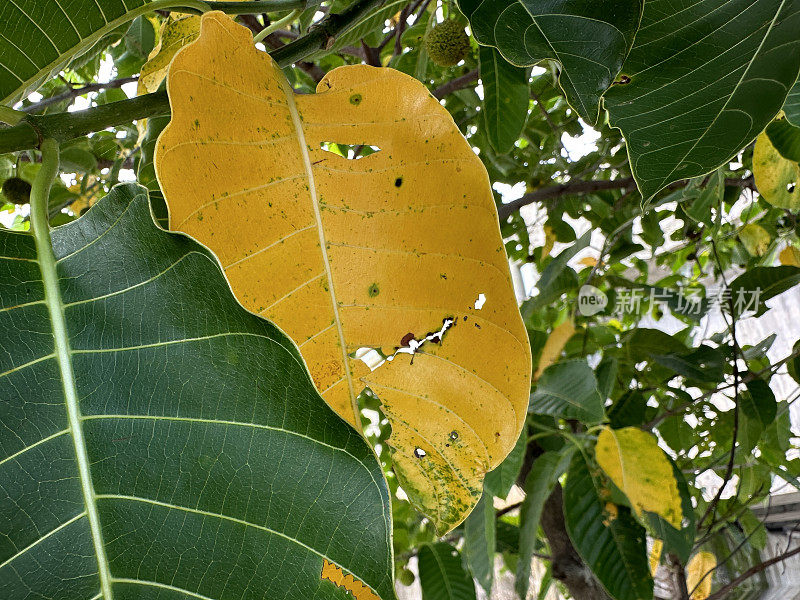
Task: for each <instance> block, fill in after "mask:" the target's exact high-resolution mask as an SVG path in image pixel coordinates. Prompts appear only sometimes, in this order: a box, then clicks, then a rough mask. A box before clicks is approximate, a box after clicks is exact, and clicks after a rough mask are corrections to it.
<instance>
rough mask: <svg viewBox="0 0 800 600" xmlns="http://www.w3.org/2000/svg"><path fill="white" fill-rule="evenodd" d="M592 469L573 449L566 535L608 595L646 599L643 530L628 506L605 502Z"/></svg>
mask: <svg viewBox="0 0 800 600" xmlns="http://www.w3.org/2000/svg"><path fill="white" fill-rule="evenodd" d="M593 469H594V471H595V472H597V471H599V469H598V468H597V467H596V466H594V467H592V466H590V465H589V464H587V462H586V459H585V457H584V456H583V454H581V453H578V454H576V455H575V458H574V459H573V461H572V464H570V467H569V470H568V471H567V482H566V485H565V487H564V519H565V521H566V524H567V532H568V533H569V537H570V539H571V540H572V543H573V545H574V546H575V549H576V550H577V551H578V554H580V556H581V558H583V560H584V561H586V564H587V565H589V567H590V568H591V570H592V572H593V573H594V574H595V576H596V577H597V579H598V580H599V581H600V582H601V583H602V584H603V586H604V587H605V588H606V590H607V591H608V593H609V594H610V595H611V597H612V598H614V599H615V600H645V599H647V600H649V599H651V598H652V597H653V579H652V577H651V576H650V567H649V565H648V564H647V546H646V543H645V530H644V528H643V527H642V526H641V525H639V524H638V523H637V522H636V520H635V519H634V518H633V517H632V516H631V513H630V510H629V509H628V508H627V507H623V506H616V505H609V504H608V500H607V499H606V498H607V496H608V492H607V490H606V488H605V487H604V485H603V482H602V481H601V480H600V479H599V475H598V474H593ZM609 506H612V507H615V510H616V515H614V514H612V513H611V512H609ZM612 512H613V511H612Z"/></svg>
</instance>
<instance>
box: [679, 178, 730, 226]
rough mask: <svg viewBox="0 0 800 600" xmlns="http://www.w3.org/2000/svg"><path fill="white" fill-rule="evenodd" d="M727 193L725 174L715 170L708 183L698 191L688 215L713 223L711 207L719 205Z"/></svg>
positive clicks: (697, 219)
mask: <svg viewBox="0 0 800 600" xmlns="http://www.w3.org/2000/svg"><path fill="white" fill-rule="evenodd" d="M724 193H725V175H724V173H723V172H722V171H721V170H720V169H717V170H716V171H714V172H713V173H712V174H711V176H710V177H709V178H708V182H706V185H705V186H704V187H703V188H701V189H700V190H699V191H697V193H696V195H694V197H693V199H692V200H691V203H690V204H689V206H688V208H687V209H686V215H687V216H688V217H689V218H690V219H693V220H694V221H697V222H698V223H707V224H709V225H710V224H711V209H712V208H714V207H718V206H719V205H720V202H722V197H723V194H724Z"/></svg>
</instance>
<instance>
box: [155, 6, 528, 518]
mask: <svg viewBox="0 0 800 600" xmlns="http://www.w3.org/2000/svg"><path fill="white" fill-rule="evenodd" d="M167 91H168V93H169V96H170V103H171V108H172V120H171V122H170V124H169V126H168V127H167V128H166V129H165V130H164V132H163V133H162V135H161V137H160V138H159V141H158V144H157V150H156V160H155V164H156V172H157V175H158V179H159V183H160V187H161V189H162V190H163V192H164V195H165V198H166V201H167V203H168V205H169V210H170V227H171V228H173V229H177V230H180V231H183V232H185V233H187V234H189V235H191V236H192V237H193V238H195V239H197V240H199V241H200V242H201V243H203V244H205V245H206V246H208V247H209V248H210V249H211V250H212V251H213V252H214V253H215V254H216V255H217V256H218V257H219V259H220V262H221V263H222V265H223V268H224V270H225V273H226V275H227V277H228V280H229V282H230V284H231V288H232V289H233V291H234V293H235V294H236V296H237V298H238V299H239V301H240V302H241V303H242V304H243V305H244V306H245V307H246V308H248V309H250V310H251V311H253V312H256V313H258V314H260V315H262V316H264V317H265V318H267V319H270V320H271V321H273V322H275V323H276V324H277V325H278V326H279V327H281V328H282V329H283V330H284V331H285V332H286V333H287V334H288V335H289V336H290V337H291V338H292V339H293V340H294V341H295V342H296V343H297V345H298V347H299V349H300V352H301V353H302V355H303V358H304V359H305V361H306V363H307V364H308V367H309V371H310V372H311V375H312V378H313V380H314V383H315V384H316V386H317V388H318V389H319V391H320V393H321V394H322V395H323V397H324V398H325V400H326V401H327V402H328V404H330V406H331V407H333V408H334V409H335V410H336V411H337V412H338V413H339V414H340V415H341V416H342V417H343V418H345V419H347V420H348V421H350V422H351V423H353V424H357V423H359V422H360V418H359V412H358V405H357V401H356V399H357V397H358V395H359V394H360V392H361V391H362V390H363V389H364V388H365V387H369V389H371V390H372V391H374V393H375V394H376V395H377V396H378V397H379V399H380V401H381V404H382V409H383V412H384V415H385V416H386V417H387V419H388V420H389V422H390V425H391V429H392V435H391V437H390V439H389V441H388V444H389V446H390V447H391V448H392V449H393V465H394V468H395V471H396V472H397V473H398V477H399V478H400V480H401V481H402V482H403V488H404V490H405V491H406V492H407V494H408V495H409V498H410V499H411V501H412V502H413V503H414V504H415V505H416V506H417V507H418V508H420V510H422V511H423V512H424V513H425V514H427V515H428V516H430V517H431V518H432V520H433V521H434V522H435V523H436V525H437V528H438V529H439V530H440V531H442V532H444V531H447V530H449V529H451V528H453V527H455V526H456V525H458V523H460V522H461V521H462V520H463V519H464V518H465V517H466V515H467V514H468V513H469V511H470V510H471V509H472V507H473V506H474V504H475V503H476V502H477V501H478V499H479V498H480V495H481V490H482V484H481V481H482V478H483V476H484V475H485V473H486V472H488V471H490V470H491V469H493V468H494V467H495V466H497V465H498V464H499V463H500V462H501V461H502V460H503V458H505V456H506V455H507V454H508V452H509V451H510V450H511V449H512V448H513V446H514V443H515V442H516V440H517V438H518V437H519V432H520V430H521V428H522V425H523V422H524V419H525V415H526V408H527V404H528V396H529V393H530V377H531V367H530V345H529V342H528V338H527V335H526V332H525V328H524V326H523V324H522V320H521V318H520V315H519V310H518V308H517V302H516V297H515V295H514V290H513V285H512V282H511V277H510V274H509V271H508V262H507V257H506V254H505V249H504V246H503V242H502V238H501V236H500V229H499V223H498V220H497V211H496V208H495V203H494V199H493V195H492V190H491V186H490V183H489V178H488V176H487V174H486V170H485V168H484V167H483V164H482V163H481V161H480V159H479V158H478V157H477V156H476V155H475V153H474V152H473V151H472V148H471V147H470V144H469V142H468V141H467V140H466V139H465V138H464V137H463V136H462V135H461V133H460V132H459V130H458V128H457V127H456V125H455V123H454V122H453V119H452V117H451V116H450V114H449V113H448V112H447V110H446V109H445V108H444V107H443V106H442V105H441V104H440V103H439V102H438V101H437V100H436V99H435V98H434V97H433V96H431V94H430V92H429V91H428V90H427V89H426V88H425V87H424V86H423V85H422V84H421V83H420V82H419V81H417V80H415V79H413V78H412V77H409V76H407V75H405V74H403V73H400V72H398V71H394V70H392V69H385V68H375V67H369V66H366V65H352V66H346V67H340V68H337V69H334V70H333V71H331V72H330V73H328V74H327V75H326V76H325V78H324V79H323V80H322V81H321V82H320V83H319V85H318V87H317V93H316V94H304V95H297V94H294V93H293V91H292V89H291V87H290V85H289V83H288V81H287V80H286V79H285V77H284V75H283V73H282V72H281V70H280V69H278V68H277V67H276V65H275V64H274V63H273V62H272V59H271V58H270V57H269V55H267V54H266V53H264V52H260V51H258V50H257V49H256V48H255V47H254V46H253V44H252V36H251V34H250V32H249V31H248V30H246V29H245V28H243V27H241V26H239V25H237V24H235V23H234V22H233V20H232V19H230V18H229V17H227V16H226V15H223V14H222V13H219V12H209V13H206V14H205V15H204V16H203V18H202V24H201V34H200V36H199V38H198V40H197V41H196V42H194V43H193V44H191V45H189V46H187V47H186V48H184V49H183V50H181V52H180V53H178V54H177V55H176V57H175V59H174V60H173V62H172V64H171V67H170V72H169V74H168V77H167ZM195 120H199V122H200V124H201V126H200V127H199V128H198V127H196V126H194V122H195ZM331 140H335V144H334V143H331ZM334 146H335V149H334ZM359 147H360V148H359ZM368 149H369V150H368ZM373 149H379V150H380V151H377V152H375V151H373ZM356 150H359V153H358V155H356ZM356 157H357V158H358V160H352V158H356ZM187 171H190V172H192V173H193V176H192V177H186V173H187ZM231 223H238V224H241V226H238V227H231ZM443 223H446V224H447V226H446V227H442V224H443ZM480 294H484V296H485V297H486V298H489V299H490V301H489V302H487V303H486V304H480V303H478V304H476V298H478V299H480ZM454 315H458V317H459V325H460V326H459V327H453V325H454V323H455V316H454ZM445 317H446V320H445V322H444V323H443V321H442V320H443V318H445ZM467 318H468V319H469V320H468V321H467ZM448 319H449V322H448V321H447V320H448ZM463 323H468V326H464V325H463ZM434 327H435V328H436V329H434ZM421 332H432V333H428V334H426V335H424V336H422V337H420V335H421ZM409 333H411V337H408V336H407V334H409ZM444 337H446V340H444V339H443V338H444ZM401 342H403V343H401ZM489 348H491V349H492V351H491V352H485V351H479V349H489ZM367 354H369V355H370V360H369V362H370V364H372V359H373V358H376V357H375V356H374V355H375V354H377V355H378V358H379V360H378V361H377V365H373V366H372V367H371V366H368V365H367V364H365V362H366V360H360V359H361V358H364V359H366V358H367V357H366V355H367ZM389 358H391V360H389ZM454 430H455V431H458V432H459V437H458V440H457V442H455V443H454V442H453V441H452V440H450V438H449V433H450V432H451V431H454ZM417 448H419V449H421V450H423V451H424V452H425V456H424V457H422V458H418V457H417V456H415V452H414V451H415V449H417Z"/></svg>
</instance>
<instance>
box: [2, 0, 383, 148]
mask: <svg viewBox="0 0 800 600" xmlns="http://www.w3.org/2000/svg"><path fill="white" fill-rule="evenodd" d="M169 1H170V2H173V3H175V0H169ZM284 1H286V2H291V3H292V5H293V6H292V7H291V8H296V7H297V5H299V4H302V5H303V6H305V5H306V0H302V1H300V0H274V1H273V2H271V3H270V4H271V6H273V7H274V6H276V2H284ZM384 2H385V0H357V2H355V3H354V4H352V5H351V6H350V7H349V8H347V10H345V11H344V12H343V13H340V14H335V15H328V17H327V18H325V19H324V20H322V21H320V23H319V24H317V25H316V26H315V27H314V28H313V29H312V30H311V31H310V32H309V33H308V34H307V35H305V36H303V37H301V38H299V39H297V40H295V41H293V42H291V43H290V44H287V45H285V46H282V47H281V48H278V49H277V50H274V51H272V52H271V53H270V55H271V56H272V58H273V59H274V60H275V62H277V63H278V65H279V66H280V67H287V66H289V65H291V64H293V63H295V62H298V61H300V60H303V59H304V58H306V57H308V56H310V55H311V54H313V53H315V52H317V51H319V50H323V49H325V48H329V47H330V46H331V44H332V43H333V41H334V40H335V39H336V37H337V36H339V35H341V34H342V33H344V32H345V31H348V30H349V29H351V28H352V27H353V26H354V25H355V24H357V23H359V22H360V21H362V20H363V19H364V18H365V17H367V16H369V15H370V13H371V12H373V11H374V9H375V8H377V7H379V6H380V5H382V4H383V3H384ZM153 4H155V3H150V4H148V5H147V6H149V7H151V10H152V6H153ZM215 4H221V5H224V4H225V3H222V2H217V3H215ZM232 4H234V3H232ZM235 4H238V3H235ZM246 4H248V5H250V6H251V7H252V8H255V7H256V6H257V5H258V4H260V3H258V2H247V3H246ZM215 8H216V6H215ZM168 114H169V99H168V98H167V93H166V92H165V91H163V90H162V91H159V92H154V93H152V94H144V95H142V96H137V97H136V98H130V99H128V100H121V101H119V102H112V103H110V104H104V105H102V106H96V107H93V108H89V109H87V110H84V111H77V112H73V113H58V114H52V115H28V116H27V117H26V118H25V119H23V120H22V121H20V122H19V123H18V124H17V125H15V126H14V127H9V128H7V129H0V154H5V153H6V152H16V151H19V150H29V149H32V148H38V147H39V143H40V142H41V140H43V139H44V138H53V139H55V140H57V141H59V142H65V141H67V140H71V139H73V138H76V137H81V136H84V135H87V134H89V133H92V132H95V131H102V130H103V129H106V128H108V127H114V126H118V125H123V124H125V123H130V122H132V121H135V120H137V119H143V118H146V117H154V116H159V115H168Z"/></svg>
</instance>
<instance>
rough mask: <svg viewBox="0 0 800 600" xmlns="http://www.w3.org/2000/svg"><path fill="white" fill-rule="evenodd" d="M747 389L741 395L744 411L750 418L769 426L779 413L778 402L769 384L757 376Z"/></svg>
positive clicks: (763, 425) (748, 383)
mask: <svg viewBox="0 0 800 600" xmlns="http://www.w3.org/2000/svg"><path fill="white" fill-rule="evenodd" d="M745 385H746V386H747V390H746V391H744V392H742V393H741V394H740V395H739V402H740V404H741V407H742V411H744V414H746V415H747V416H748V417H749V418H751V419H755V420H757V421H759V422H760V423H761V425H762V427H768V426H769V425H771V424H772V422H773V421H774V420H775V417H776V416H777V414H778V403H777V401H776V400H775V394H773V393H772V390H771V389H770V387H769V384H768V383H767V382H766V381H764V380H763V379H761V378H760V377H757V378H756V379H751V380H750V381H748V382H747V383H746V384H745Z"/></svg>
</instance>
